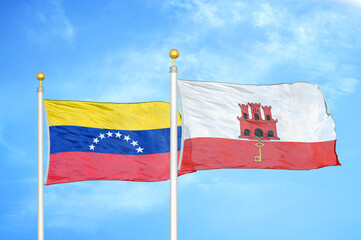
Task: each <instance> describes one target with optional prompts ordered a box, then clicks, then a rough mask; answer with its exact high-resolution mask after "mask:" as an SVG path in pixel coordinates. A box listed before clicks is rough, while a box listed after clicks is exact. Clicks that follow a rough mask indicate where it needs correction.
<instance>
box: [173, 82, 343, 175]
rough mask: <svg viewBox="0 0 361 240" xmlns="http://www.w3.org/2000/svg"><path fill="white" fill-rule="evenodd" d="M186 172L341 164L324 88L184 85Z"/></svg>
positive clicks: (302, 84) (181, 88)
mask: <svg viewBox="0 0 361 240" xmlns="http://www.w3.org/2000/svg"><path fill="white" fill-rule="evenodd" d="M178 87H179V92H180V98H181V104H182V109H183V114H182V125H183V126H182V129H183V134H182V138H183V143H184V144H183V157H182V161H181V169H180V172H185V171H190V170H191V171H193V170H206V169H219V168H261V169H290V170H308V169H315V168H321V167H326V166H336V165H340V163H339V161H338V158H337V154H336V151H335V146H336V133H335V124H334V121H333V118H332V116H331V115H330V114H329V113H328V109H327V104H326V102H325V99H324V97H323V94H322V92H321V90H320V88H319V87H318V86H317V85H315V84H310V83H305V82H297V83H293V84H275V85H241V84H228V83H218V82H200V81H186V80H178Z"/></svg>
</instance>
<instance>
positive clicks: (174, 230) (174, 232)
mask: <svg viewBox="0 0 361 240" xmlns="http://www.w3.org/2000/svg"><path fill="white" fill-rule="evenodd" d="M169 56H170V57H171V58H172V59H173V66H171V67H170V70H169V72H170V240H177V239H178V203H177V198H178V194H177V191H178V190H177V177H178V154H177V153H178V151H177V148H178V142H177V113H178V111H177V73H178V68H177V67H176V66H175V59H176V58H177V57H178V56H179V52H178V51H177V50H176V49H172V50H170V52H169Z"/></svg>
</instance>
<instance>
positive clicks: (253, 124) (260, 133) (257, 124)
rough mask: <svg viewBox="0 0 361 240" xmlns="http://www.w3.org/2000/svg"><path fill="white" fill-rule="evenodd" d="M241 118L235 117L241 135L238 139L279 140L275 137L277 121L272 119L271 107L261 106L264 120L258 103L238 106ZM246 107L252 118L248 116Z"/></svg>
mask: <svg viewBox="0 0 361 240" xmlns="http://www.w3.org/2000/svg"><path fill="white" fill-rule="evenodd" d="M238 106H239V107H240V108H241V111H242V116H240V117H237V119H238V120H239V123H240V131H241V135H239V136H238V138H247V139H258V138H261V139H262V140H280V139H279V137H277V128H276V123H277V122H278V120H277V119H273V118H272V113H271V108H272V107H271V106H262V109H263V113H264V117H265V119H263V118H262V116H261V109H260V108H261V104H260V103H248V104H247V105H246V104H238ZM248 107H250V109H251V113H252V118H250V116H249V114H248Z"/></svg>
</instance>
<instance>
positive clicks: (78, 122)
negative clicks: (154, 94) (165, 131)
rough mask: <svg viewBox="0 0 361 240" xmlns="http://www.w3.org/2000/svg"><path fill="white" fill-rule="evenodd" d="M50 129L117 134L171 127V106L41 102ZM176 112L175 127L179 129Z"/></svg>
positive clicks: (161, 104) (146, 103)
mask: <svg viewBox="0 0 361 240" xmlns="http://www.w3.org/2000/svg"><path fill="white" fill-rule="evenodd" d="M44 103H45V108H46V112H47V114H48V122H49V126H58V125H67V126H82V127H93V128H105V129H119V130H149V129H160V128H169V127H170V104H169V103H167V102H145V103H98V102H81V101H56V100H44ZM181 125H182V123H181V117H180V114H179V112H178V126H181Z"/></svg>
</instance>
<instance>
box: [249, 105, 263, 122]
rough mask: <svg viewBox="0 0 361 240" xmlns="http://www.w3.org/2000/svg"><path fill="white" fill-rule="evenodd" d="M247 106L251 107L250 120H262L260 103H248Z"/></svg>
mask: <svg viewBox="0 0 361 240" xmlns="http://www.w3.org/2000/svg"><path fill="white" fill-rule="evenodd" d="M248 105H249V106H250V107H251V112H252V119H253V120H262V117H261V110H260V107H261V104H260V103H248Z"/></svg>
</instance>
